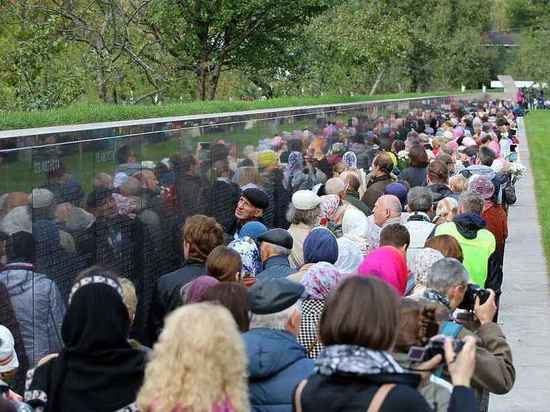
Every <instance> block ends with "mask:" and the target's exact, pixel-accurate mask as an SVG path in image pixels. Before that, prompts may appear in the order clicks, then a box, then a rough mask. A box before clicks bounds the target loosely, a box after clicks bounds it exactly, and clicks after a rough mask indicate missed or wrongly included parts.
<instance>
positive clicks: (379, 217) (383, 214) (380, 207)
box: [372, 198, 389, 226]
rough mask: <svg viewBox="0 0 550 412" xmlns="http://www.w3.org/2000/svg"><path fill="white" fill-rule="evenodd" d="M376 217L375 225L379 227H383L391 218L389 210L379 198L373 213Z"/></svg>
mask: <svg viewBox="0 0 550 412" xmlns="http://www.w3.org/2000/svg"><path fill="white" fill-rule="evenodd" d="M372 213H373V215H374V223H376V224H377V225H378V226H382V225H383V224H384V222H386V220H388V218H389V210H388V208H387V206H386V204H385V202H384V200H383V199H382V198H378V200H377V201H376V203H375V204H374V210H373V211H372Z"/></svg>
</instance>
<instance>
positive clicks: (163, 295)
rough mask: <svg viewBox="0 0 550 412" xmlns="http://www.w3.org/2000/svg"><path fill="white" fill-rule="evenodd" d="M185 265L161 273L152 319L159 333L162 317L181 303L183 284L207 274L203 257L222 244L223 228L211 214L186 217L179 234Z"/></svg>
mask: <svg viewBox="0 0 550 412" xmlns="http://www.w3.org/2000/svg"><path fill="white" fill-rule="evenodd" d="M182 238H183V242H182V252H183V257H184V259H185V263H184V265H183V266H182V267H181V268H179V269H178V270H176V271H174V272H172V273H168V274H167V275H164V276H161V278H160V279H159V281H158V284H157V291H156V295H155V299H154V302H153V314H152V322H153V324H154V330H155V332H156V333H159V332H160V330H161V329H162V325H163V322H164V317H165V316H166V315H167V314H168V313H170V312H171V311H173V310H174V309H176V308H177V307H179V306H180V305H181V295H180V290H181V288H182V286H184V285H185V284H187V283H188V282H191V281H193V280H195V279H196V278H198V277H199V276H202V275H206V258H207V257H208V255H209V254H210V252H211V251H212V250H213V249H214V248H215V247H216V246H219V245H221V244H223V229H222V227H221V225H220V224H219V223H217V222H216V220H214V219H213V218H211V217H207V216H204V215H195V216H191V217H189V218H187V220H186V221H185V226H184V227H183V233H182Z"/></svg>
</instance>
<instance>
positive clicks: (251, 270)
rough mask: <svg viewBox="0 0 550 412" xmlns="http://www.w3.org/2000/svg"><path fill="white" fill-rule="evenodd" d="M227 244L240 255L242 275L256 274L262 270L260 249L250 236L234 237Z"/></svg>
mask: <svg viewBox="0 0 550 412" xmlns="http://www.w3.org/2000/svg"><path fill="white" fill-rule="evenodd" d="M227 246H228V247H230V248H231V249H233V250H234V251H236V252H237V253H238V254H239V255H241V260H242V263H243V269H242V271H243V275H252V276H256V275H257V274H258V273H260V272H261V271H262V261H261V259H260V251H259V250H258V246H257V245H256V242H254V240H253V239H252V238H250V237H248V236H245V237H243V238H240V239H235V240H233V241H232V242H231V243H229V245H227Z"/></svg>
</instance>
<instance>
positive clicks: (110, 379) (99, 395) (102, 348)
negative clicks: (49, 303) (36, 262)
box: [25, 271, 145, 412]
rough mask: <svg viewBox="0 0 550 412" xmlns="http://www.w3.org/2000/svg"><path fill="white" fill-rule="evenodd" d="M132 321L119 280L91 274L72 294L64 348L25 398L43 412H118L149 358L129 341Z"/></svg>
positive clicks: (130, 398)
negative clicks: (43, 409)
mask: <svg viewBox="0 0 550 412" xmlns="http://www.w3.org/2000/svg"><path fill="white" fill-rule="evenodd" d="M129 327H130V319H129V315H128V310H127V309H126V307H125V306H124V303H123V300H122V291H121V288H120V285H119V284H118V282H117V281H114V280H113V279H112V278H110V277H108V276H103V274H102V273H101V272H98V271H96V272H92V273H90V274H89V275H88V276H86V277H84V278H82V279H81V280H80V281H78V282H77V283H76V284H75V286H74V287H73V289H72V291H71V297H70V303H69V308H68V310H67V314H66V315H65V319H64V321H63V327H62V336H63V342H64V344H65V348H64V349H63V351H62V352H61V353H60V354H59V357H57V358H54V359H52V360H50V361H49V362H47V363H45V364H44V365H42V366H40V367H38V368H36V369H35V371H34V376H32V380H31V379H27V380H28V382H27V391H26V392H25V400H26V401H27V402H28V403H30V404H31V405H32V406H34V407H37V406H44V407H45V411H55V412H63V411H67V412H68V411H71V412H72V411H79V412H92V411H94V412H96V411H106V412H107V411H117V410H119V409H122V408H124V407H127V406H128V405H131V404H132V403H133V402H134V401H135V399H136V396H137V393H138V390H139V388H140V387H141V384H142V382H143V373H144V369H145V354H144V352H142V351H139V350H136V349H133V348H132V347H131V346H130V344H129V343H128V340H127V339H128V331H129Z"/></svg>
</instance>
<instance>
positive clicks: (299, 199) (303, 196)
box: [292, 190, 321, 210]
mask: <svg viewBox="0 0 550 412" xmlns="http://www.w3.org/2000/svg"><path fill="white" fill-rule="evenodd" d="M320 203H321V198H320V197H319V196H317V195H316V194H315V193H313V192H312V191H311V190H298V191H297V192H296V193H294V194H293V195H292V204H293V205H294V207H295V208H296V209H298V210H311V209H315V208H316V207H317V206H319V204H320Z"/></svg>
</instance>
